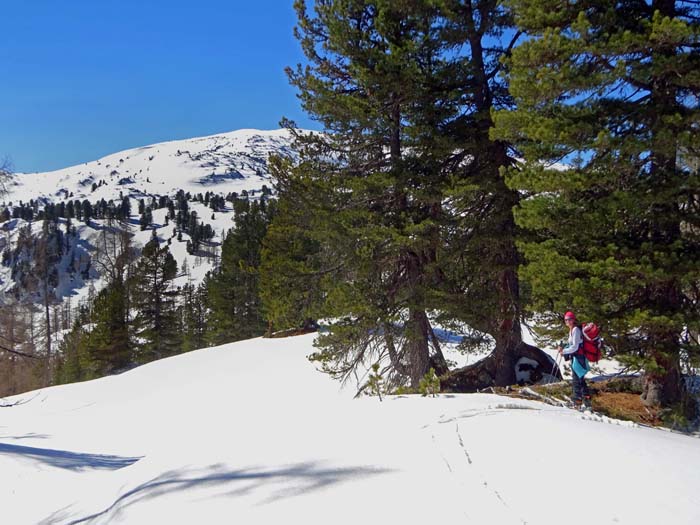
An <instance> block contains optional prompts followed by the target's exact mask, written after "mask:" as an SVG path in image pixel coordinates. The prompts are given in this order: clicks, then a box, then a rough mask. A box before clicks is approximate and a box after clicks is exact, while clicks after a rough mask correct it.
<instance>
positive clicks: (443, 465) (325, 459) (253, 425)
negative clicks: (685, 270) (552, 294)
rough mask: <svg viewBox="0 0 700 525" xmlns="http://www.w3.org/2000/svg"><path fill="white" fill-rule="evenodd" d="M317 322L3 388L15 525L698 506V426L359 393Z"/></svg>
mask: <svg viewBox="0 0 700 525" xmlns="http://www.w3.org/2000/svg"><path fill="white" fill-rule="evenodd" d="M313 337H314V336H313V335H308V336H302V337H297V338H292V339H274V340H266V339H254V340H249V341H242V342H239V343H233V344H229V345H224V346H221V347H215V348H209V349H204V350H199V351H195V352H191V353H188V354H183V355H180V356H177V357H173V358H169V359H165V360H161V361H158V362H154V363H151V364H149V365H146V366H142V367H140V368H138V369H136V370H133V371H131V372H127V373H124V374H122V375H118V376H111V377H106V378H103V379H99V380H95V381H91V382H86V383H80V384H72V385H66V386H60V387H52V388H47V389H44V390H40V391H36V392H32V393H27V394H23V395H21V396H17V397H14V398H10V399H7V400H5V402H6V403H7V404H11V403H17V404H16V405H15V406H11V407H6V408H1V409H0V411H1V412H0V413H1V414H2V429H1V430H0V481H1V482H2V486H3V487H7V490H5V491H3V492H2V494H1V495H0V509H2V510H1V511H0V512H1V514H2V517H3V522H5V523H12V524H13V525H23V524H36V523H42V524H44V525H49V524H53V525H58V524H64V525H65V524H78V523H92V524H100V523H130V524H138V523H144V524H145V523H183V524H190V523H207V524H216V523H231V522H232V521H236V522H240V523H246V524H256V523H261V524H262V523H266V524H267V523H278V522H291V523H302V522H303V523H319V524H321V523H323V524H326V523H343V524H345V523H347V524H357V523H406V524H413V523H416V524H417V523H427V522H432V523H473V524H479V525H483V524H501V525H502V524H511V523H512V524H518V525H520V524H523V523H528V524H550V523H551V524H559V523H562V522H566V523H575V524H578V523H580V524H590V523H623V524H624V523H626V524H634V525H640V524H656V523H674V524H677V525H681V524H694V523H698V521H699V520H700V496H699V495H698V491H697V486H698V481H699V478H698V472H700V447H699V446H698V440H697V438H692V437H687V436H682V435H678V434H672V433H667V432H664V431H661V430H652V429H649V428H640V427H636V426H634V425H633V424H630V423H621V422H617V421H614V420H607V419H604V418H598V417H595V416H588V417H587V416H584V415H581V414H579V413H577V412H574V411H571V410H567V409H560V408H555V407H551V406H547V405H542V404H539V403H536V402H529V401H524V400H514V399H511V398H507V397H500V396H495V395H485V394H474V395H443V396H440V397H438V398H435V399H432V398H422V397H418V396H401V397H390V398H388V399H386V400H385V401H384V402H381V403H380V402H379V401H378V400H377V399H376V398H362V399H356V400H354V399H352V393H353V392H347V391H343V390H342V389H339V386H338V384H337V383H334V382H332V381H331V380H330V379H328V377H327V376H325V375H323V374H320V373H318V372H317V371H316V370H315V369H314V367H313V366H312V365H311V364H310V363H309V362H308V361H307V360H306V358H305V356H306V355H308V354H309V353H311V352H312V350H313V347H312V341H313ZM38 494H41V497H37V495H38Z"/></svg>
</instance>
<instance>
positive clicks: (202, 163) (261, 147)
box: [7, 129, 292, 202]
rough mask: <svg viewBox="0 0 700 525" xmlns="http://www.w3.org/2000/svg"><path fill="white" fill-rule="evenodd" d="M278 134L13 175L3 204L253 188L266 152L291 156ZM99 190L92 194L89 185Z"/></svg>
mask: <svg viewBox="0 0 700 525" xmlns="http://www.w3.org/2000/svg"><path fill="white" fill-rule="evenodd" d="M290 144H291V137H290V135H289V132H288V131H287V130H284V129H279V130H272V131H262V130H255V129H241V130H237V131H232V132H230V133H222V134H219V135H212V136H209V137H199V138H193V139H186V140H175V141H170V142H163V143H160V144H154V145H151V146H144V147H141V148H135V149H130V150H126V151H121V152H118V153H114V154H112V155H108V156H106V157H103V158H101V159H99V160H95V161H92V162H86V163H84V164H81V165H78V166H72V167H70V168H65V169H61V170H57V171H51V172H45V173H18V174H15V175H14V176H13V180H12V182H11V183H10V185H9V186H8V190H9V192H10V194H9V196H8V197H7V200H8V201H15V202H16V201H19V200H23V201H25V202H27V201H28V200H30V199H37V198H43V199H46V200H49V201H56V200H62V199H67V198H68V197H69V195H70V194H71V193H72V194H73V197H72V198H73V199H84V198H87V199H90V200H91V201H98V200H100V199H102V198H104V199H105V200H109V199H116V198H118V197H119V192H120V191H121V192H123V194H124V195H125V196H126V195H133V196H139V195H144V194H145V195H172V194H174V193H175V192H177V190H180V189H182V190H184V191H190V192H192V193H204V192H206V191H215V192H217V193H228V192H231V191H237V192H241V191H242V190H253V189H259V188H260V187H261V186H262V185H263V184H265V183H266V182H267V184H268V186H269V185H270V182H269V180H268V177H269V173H268V169H267V160H268V156H269V155H270V153H280V154H291V153H292V150H291V147H290ZM100 181H102V182H103V185H102V186H100V187H99V188H97V189H96V190H95V191H94V192H93V191H92V184H93V183H96V184H99V183H100Z"/></svg>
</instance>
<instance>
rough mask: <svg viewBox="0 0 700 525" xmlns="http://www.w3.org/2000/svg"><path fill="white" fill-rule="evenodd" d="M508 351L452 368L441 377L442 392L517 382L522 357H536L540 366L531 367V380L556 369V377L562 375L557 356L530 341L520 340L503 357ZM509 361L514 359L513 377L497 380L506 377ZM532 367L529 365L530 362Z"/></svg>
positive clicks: (531, 358)
mask: <svg viewBox="0 0 700 525" xmlns="http://www.w3.org/2000/svg"><path fill="white" fill-rule="evenodd" d="M503 355H506V354H505V353H501V355H497V353H496V351H494V352H493V353H492V354H491V355H489V356H488V357H486V358H485V359H482V360H481V361H479V362H478V363H475V364H473V365H469V366H465V367H464V368H460V369H458V370H453V371H452V372H450V373H449V375H447V376H443V377H441V378H440V386H441V389H442V391H443V392H476V391H477V390H481V389H483V388H488V387H490V386H506V385H508V384H514V383H515V367H516V365H517V363H518V361H519V360H520V359H521V358H527V359H528V360H531V361H535V362H536V363H537V366H535V367H532V368H530V370H529V372H530V382H533V383H535V382H537V381H539V380H540V379H542V378H543V377H544V376H545V375H546V374H552V371H554V373H553V374H552V375H554V377H557V378H559V379H561V373H560V372H559V369H558V368H556V367H555V362H554V360H553V359H552V358H551V357H549V355H547V354H546V353H544V352H543V351H542V350H540V349H539V348H537V347H534V346H532V345H529V344H527V343H523V342H521V343H519V344H518V345H517V346H516V347H515V348H514V349H513V350H512V351H510V352H507V355H508V356H509V357H507V358H506V359H507V360H504V359H503V357H502V356H503ZM506 363H512V366H511V370H510V371H509V372H508V375H510V372H512V378H513V381H512V382H511V383H506V384H497V383H496V379H497V378H498V377H505V374H504V373H503V372H502V369H503V367H504V366H506ZM528 367H529V365H528Z"/></svg>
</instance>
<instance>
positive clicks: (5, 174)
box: [0, 157, 12, 198]
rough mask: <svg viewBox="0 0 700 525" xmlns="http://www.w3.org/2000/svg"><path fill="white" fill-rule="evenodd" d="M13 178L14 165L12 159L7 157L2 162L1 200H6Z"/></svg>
mask: <svg viewBox="0 0 700 525" xmlns="http://www.w3.org/2000/svg"><path fill="white" fill-rule="evenodd" d="M11 176H12V163H11V162H10V159H9V158H7V157H5V158H4V159H2V160H0V198H4V197H5V196H6V195H7V193H8V190H7V187H8V185H9V183H10V178H11Z"/></svg>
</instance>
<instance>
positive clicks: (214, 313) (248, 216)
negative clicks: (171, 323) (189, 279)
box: [207, 199, 271, 344]
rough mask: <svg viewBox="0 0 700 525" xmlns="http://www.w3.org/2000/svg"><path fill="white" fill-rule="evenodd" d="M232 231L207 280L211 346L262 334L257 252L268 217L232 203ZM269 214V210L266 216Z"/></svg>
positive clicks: (248, 205) (254, 208) (249, 204)
mask: <svg viewBox="0 0 700 525" xmlns="http://www.w3.org/2000/svg"><path fill="white" fill-rule="evenodd" d="M234 211H235V218H234V222H235V227H234V228H233V229H231V230H230V231H229V232H228V234H227V235H226V237H225V239H224V241H223V244H222V247H221V263H220V265H219V267H218V268H217V270H216V271H215V272H213V273H212V274H210V275H209V276H208V278H207V301H208V306H209V309H210V314H209V325H210V331H209V333H208V335H207V337H208V339H209V341H210V342H212V343H215V344H222V343H226V342H230V341H237V340H240V339H248V338H251V337H257V336H260V335H263V334H264V333H265V328H266V325H265V320H264V318H263V315H262V305H261V301H260V292H259V268H260V250H261V246H262V240H263V238H264V237H265V233H266V231H267V226H268V224H269V222H270V220H271V219H270V214H269V213H265V212H263V210H262V208H261V206H260V204H259V203H258V202H256V201H252V202H250V201H248V200H247V199H241V200H237V201H235V202H234ZM269 211H270V210H268V212H269Z"/></svg>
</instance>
